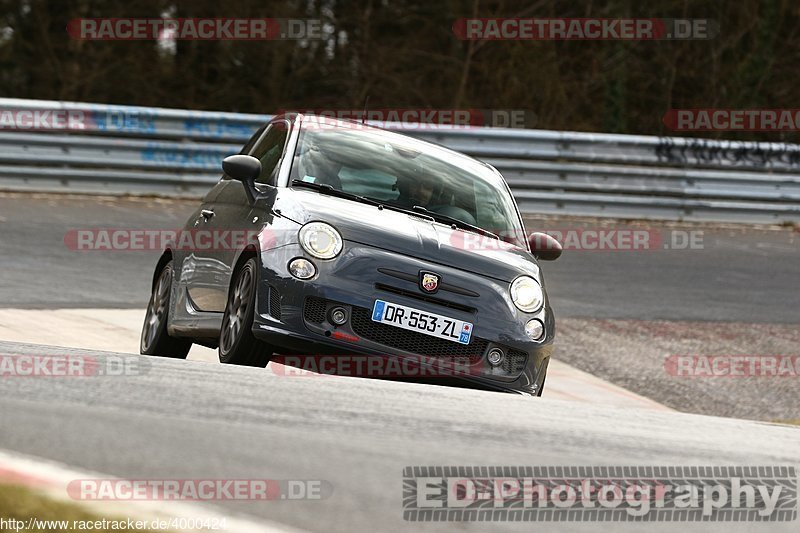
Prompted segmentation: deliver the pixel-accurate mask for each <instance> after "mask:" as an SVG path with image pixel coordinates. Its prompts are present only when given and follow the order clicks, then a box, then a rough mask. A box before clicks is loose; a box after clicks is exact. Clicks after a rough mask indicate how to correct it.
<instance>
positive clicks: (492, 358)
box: [486, 348, 505, 366]
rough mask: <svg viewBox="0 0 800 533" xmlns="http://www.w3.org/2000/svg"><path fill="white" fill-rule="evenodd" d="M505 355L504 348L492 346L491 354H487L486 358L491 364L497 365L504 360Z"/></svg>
mask: <svg viewBox="0 0 800 533" xmlns="http://www.w3.org/2000/svg"><path fill="white" fill-rule="evenodd" d="M504 357H505V354H504V353H503V350H501V349H500V348H492V349H491V350H489V355H487V356H486V359H487V360H488V361H489V364H490V365H492V366H497V365H499V364H500V363H502V362H503V358H504Z"/></svg>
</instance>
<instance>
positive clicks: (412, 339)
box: [303, 296, 528, 375]
mask: <svg viewBox="0 0 800 533" xmlns="http://www.w3.org/2000/svg"><path fill="white" fill-rule="evenodd" d="M336 303H337V302H333V301H331V300H326V299H325V298H318V297H316V296H309V297H307V298H306V301H305V305H304V306H303V318H305V320H306V322H308V323H309V324H322V323H323V322H325V320H326V316H327V315H326V311H327V308H328V306H329V305H333V304H336ZM350 326H351V328H352V330H353V333H355V334H356V335H358V336H359V337H361V338H363V339H366V340H369V341H372V342H375V343H377V344H381V345H383V346H387V347H389V348H394V349H397V350H402V351H404V352H409V353H413V354H417V355H422V356H426V357H440V358H447V359H451V360H453V362H456V361H457V362H459V363H466V362H469V363H470V364H473V363H477V362H479V361H480V360H481V359H482V358H483V354H484V353H486V351H487V349H488V348H489V341H487V340H486V339H482V338H480V337H473V338H472V341H471V342H470V343H469V344H460V343H456V342H452V341H448V340H445V339H437V338H436V337H431V336H430V335H425V334H423V333H417V332H415V331H409V330H406V329H402V328H398V327H395V326H390V325H389V324H382V323H380V322H375V321H374V320H372V312H371V311H370V310H369V309H366V308H364V307H356V306H353V307H352V312H351V317H350ZM500 348H502V349H503V351H504V352H505V353H506V357H505V358H504V359H503V362H502V363H501V365H500V367H499V368H498V370H502V371H503V373H505V374H508V375H516V374H519V373H520V372H522V370H524V369H525V363H526V362H527V360H528V354H527V353H525V352H523V351H521V350H515V349H512V348H508V347H506V346H500Z"/></svg>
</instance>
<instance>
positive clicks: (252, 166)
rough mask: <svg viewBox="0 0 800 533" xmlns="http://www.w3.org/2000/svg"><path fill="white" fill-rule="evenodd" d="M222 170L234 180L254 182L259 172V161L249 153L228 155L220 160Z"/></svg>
mask: <svg viewBox="0 0 800 533" xmlns="http://www.w3.org/2000/svg"><path fill="white" fill-rule="evenodd" d="M222 170H223V172H225V174H227V175H228V176H230V177H232V178H233V179H235V180H239V181H243V182H245V183H248V182H254V181H256V178H257V177H258V176H259V174H261V161H259V160H258V159H256V158H255V157H253V156H251V155H241V154H238V155H229V156H228V157H226V158H225V159H223V160H222Z"/></svg>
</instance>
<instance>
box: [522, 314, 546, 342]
mask: <svg viewBox="0 0 800 533" xmlns="http://www.w3.org/2000/svg"><path fill="white" fill-rule="evenodd" d="M525 333H526V334H527V335H528V337H530V338H531V339H533V340H535V341H538V340H541V339H542V337H543V336H544V324H542V323H541V322H540V321H539V320H537V319H535V318H534V319H532V320H529V321H528V323H527V324H525Z"/></svg>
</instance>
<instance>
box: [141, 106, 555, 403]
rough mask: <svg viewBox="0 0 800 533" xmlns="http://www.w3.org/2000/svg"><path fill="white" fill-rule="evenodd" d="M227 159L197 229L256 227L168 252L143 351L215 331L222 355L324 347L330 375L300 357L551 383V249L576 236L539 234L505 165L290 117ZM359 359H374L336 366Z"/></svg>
mask: <svg viewBox="0 0 800 533" xmlns="http://www.w3.org/2000/svg"><path fill="white" fill-rule="evenodd" d="M222 167H223V171H224V175H223V176H222V177H221V179H220V180H219V182H218V183H217V184H216V185H215V186H214V187H213V188H212V189H211V190H210V191H209V192H208V194H207V195H206V196H205V198H204V199H203V201H202V204H201V205H200V206H199V207H198V208H197V210H196V212H195V213H194V214H192V216H191V217H190V219H189V220H188V222H187V224H186V226H185V228H184V230H183V231H185V232H187V233H191V234H193V235H195V236H196V235H198V233H200V232H209V233H213V234H215V235H220V234H224V235H230V234H231V232H236V231H240V232H242V235H243V236H244V237H243V238H241V239H239V240H238V242H237V243H236V244H231V245H212V246H203V247H201V246H196V245H195V246H191V247H187V246H184V245H181V243H180V242H178V240H177V239H176V241H175V242H174V243H171V244H170V245H168V246H167V247H166V249H165V250H164V252H163V255H162V256H161V258H160V260H159V261H158V264H157V266H156V269H155V273H154V276H153V284H152V289H153V290H152V296H151V298H150V303H149V306H148V310H147V316H146V318H145V323H144V327H143V328H142V337H141V352H142V353H143V354H148V355H159V356H167V357H186V355H187V353H188V351H189V348H190V346H191V344H192V343H199V344H203V345H206V346H210V347H218V348H219V358H220V361H221V362H223V363H231V364H240V365H249V366H260V367H264V366H266V365H267V363H268V362H269V361H270V360H272V361H276V362H281V363H284V364H288V365H293V366H298V364H297V362H298V361H300V362H303V361H308V360H309V359H311V360H313V361H316V362H317V363H319V362H320V361H322V360H323V359H326V360H327V361H331V360H333V361H334V364H333V365H328V366H327V370H326V369H325V368H323V369H321V370H320V369H319V368H318V367H306V366H304V365H300V366H301V367H302V368H308V369H313V370H316V371H319V372H328V373H349V374H350V375H375V376H376V377H379V375H380V374H381V372H380V370H379V371H378V372H375V373H371V372H364V371H363V369H365V368H371V369H373V370H374V369H381V368H383V369H386V368H388V367H387V366H386V365H387V364H389V363H394V364H397V363H398V362H402V365H401V366H398V367H396V368H402V371H401V372H395V373H394V374H393V375H388V374H390V373H389V372H386V373H385V374H386V377H392V378H397V379H404V378H407V379H415V380H416V379H436V380H437V381H436V382H437V383H445V384H461V385H467V386H474V387H480V388H488V389H493V390H503V391H509V392H522V393H527V394H534V395H541V393H542V390H543V387H544V382H545V375H546V373H547V365H548V361H549V358H550V355H551V353H552V346H553V338H554V333H555V325H554V324H555V322H554V318H553V312H552V310H551V307H550V304H549V301H548V298H547V293H546V291H545V286H544V280H543V279H542V272H541V269H540V267H539V263H538V261H539V260H545V259H556V258H557V257H558V256H559V255H560V253H561V247H560V245H559V244H558V242H556V241H554V240H553V239H552V238H551V237H549V236H547V235H544V234H541V233H534V234H532V235H531V236H530V237H527V236H526V234H525V230H524V226H523V222H522V218H521V217H520V214H519V211H518V209H517V206H516V203H515V201H514V198H513V196H512V195H511V191H510V190H509V187H508V185H507V184H506V182H505V180H504V179H503V177H502V176H501V174H500V173H499V172H498V171H497V170H496V169H494V168H493V167H492V166H490V165H488V164H485V163H483V162H481V161H478V160H476V159H473V158H471V157H468V156H466V155H463V154H461V153H458V152H454V151H452V150H449V149H447V148H444V147H441V146H439V145H436V144H432V143H429V142H425V141H422V140H418V139H415V138H412V137H409V136H406V135H402V134H399V133H396V132H392V131H387V130H384V129H379V128H375V127H370V126H367V125H363V124H359V123H356V122H350V121H341V120H334V119H329V118H324V117H320V116H313V115H312V116H310V115H302V114H292V115H282V116H277V117H275V118H274V119H273V120H272V121H270V122H269V124H266V125H265V126H264V127H262V128H261V129H260V130H259V131H258V132H257V133H256V134H255V135H254V136H253V137H252V138H251V140H250V141H249V142H248V143H247V144H246V145H245V147H244V148H243V149H242V151H241V153H240V154H239V155H234V156H230V157H228V158H226V159H225V160H224V161H223V163H222ZM225 232H227V233H225ZM223 241H224V240H223V239H214V238H210V240H209V242H213V243H215V244H219V243H220V242H223ZM347 358H350V359H347ZM354 358H356V359H358V360H359V361H360V360H361V359H368V360H369V361H370V363H369V365H367V366H358V369H360V370H358V371H355V370H354V369H355V368H356V366H354V365H345V366H343V365H341V364H337V363H338V362H341V361H344V360H349V361H353V360H355V359H354ZM373 363H376V364H373ZM370 365H371V366H370ZM381 365H384V366H381ZM343 368H346V369H347V370H346V371H343V370H342V369H343Z"/></svg>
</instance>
